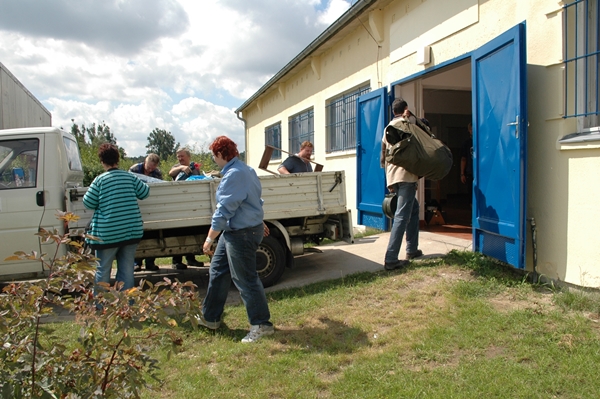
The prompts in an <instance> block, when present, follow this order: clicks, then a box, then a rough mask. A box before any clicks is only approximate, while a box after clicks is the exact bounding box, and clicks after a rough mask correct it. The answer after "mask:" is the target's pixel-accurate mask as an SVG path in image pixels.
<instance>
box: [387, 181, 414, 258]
mask: <svg viewBox="0 0 600 399" xmlns="http://www.w3.org/2000/svg"><path fill="white" fill-rule="evenodd" d="M392 187H393V189H394V192H395V193H396V196H397V197H398V205H397V207H396V213H395V214H394V224H393V225H392V233H391V235H390V242H389V243H388V247H387V251H386V252H385V262H386V263H393V262H396V261H397V260H398V254H399V253H400V246H401V245H402V237H404V232H405V231H406V252H407V253H413V252H416V251H417V250H418V249H419V202H418V201H417V199H416V198H415V196H416V194H417V183H396V184H394V185H393V186H392Z"/></svg>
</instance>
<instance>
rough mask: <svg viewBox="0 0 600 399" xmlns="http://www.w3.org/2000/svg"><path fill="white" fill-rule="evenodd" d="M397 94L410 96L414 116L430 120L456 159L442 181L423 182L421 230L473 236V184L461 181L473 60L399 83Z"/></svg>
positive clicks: (468, 120) (467, 134) (420, 197)
mask: <svg viewBox="0 0 600 399" xmlns="http://www.w3.org/2000/svg"><path fill="white" fill-rule="evenodd" d="M394 97H395V98H399V97H402V98H404V99H405V100H407V102H408V104H409V108H410V109H411V110H412V111H413V112H414V113H415V114H416V115H419V116H423V117H425V118H426V119H427V120H428V121H429V123H430V126H431V131H432V133H433V134H434V135H435V136H436V137H437V138H438V139H440V140H442V141H443V142H444V143H445V144H446V145H447V146H448V147H449V148H450V150H451V151H452V156H453V159H454V162H453V165H452V169H451V170H450V172H449V173H448V175H447V176H446V177H444V178H443V179H442V180H439V181H431V180H426V179H424V180H422V181H421V187H420V190H419V194H418V195H419V202H420V204H421V217H420V219H421V230H425V231H431V232H436V233H440V234H447V235H451V236H456V237H460V238H465V239H469V240H470V239H471V238H472V228H471V221H472V205H471V204H472V196H473V193H472V188H471V187H472V186H471V185H469V182H468V181H467V183H466V184H464V183H462V181H461V157H462V155H463V153H464V152H468V153H469V155H470V154H471V152H472V151H471V147H472V139H471V137H470V135H469V132H468V125H469V123H471V120H472V93H471V60H470V58H467V59H465V60H462V61H460V62H457V63H454V64H452V65H449V66H447V67H444V68H440V69H439V70H436V71H434V72H432V73H429V74H425V75H423V76H422V77H420V78H418V79H415V80H413V81H410V82H407V83H404V84H402V85H398V86H395V87H394ZM469 142H470V143H471V144H470V145H469ZM464 147H466V149H464Z"/></svg>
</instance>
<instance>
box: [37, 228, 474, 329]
mask: <svg viewBox="0 0 600 399" xmlns="http://www.w3.org/2000/svg"><path fill="white" fill-rule="evenodd" d="M389 237H390V233H381V234H378V235H374V236H369V237H364V238H360V239H356V240H355V243H354V244H347V243H345V242H338V243H334V244H332V245H326V246H321V247H316V248H317V249H318V250H320V251H321V252H320V253H318V252H309V253H306V254H304V255H302V256H298V257H296V258H295V265H294V267H293V268H291V269H286V271H285V273H284V274H283V276H282V278H281V280H280V281H279V283H277V284H276V285H275V286H273V287H270V288H267V289H266V291H267V292H273V291H276V290H281V289H285V288H293V287H302V286H305V285H307V284H311V283H315V282H319V281H327V280H333V279H338V278H342V277H344V276H348V275H350V274H355V273H359V272H375V271H379V270H382V269H383V258H384V254H385V250H386V248H387V244H388V241H389ZM405 246H406V245H405V243H402V249H401V250H400V257H399V258H400V259H404V256H405V251H404V248H405ZM419 249H421V250H422V251H423V254H424V256H423V257H422V258H419V259H427V258H436V257H440V256H443V255H445V254H446V253H448V252H449V251H450V250H452V249H458V250H471V241H470V240H465V239H461V238H455V237H451V236H447V235H441V234H435V233H429V232H423V231H421V232H420V233H419ZM135 277H136V284H137V283H138V282H139V280H140V279H142V278H147V279H148V280H150V281H158V280H162V278H164V277H168V278H171V279H175V278H178V279H179V280H180V281H188V280H191V281H193V282H194V283H195V284H196V285H197V286H198V291H199V295H200V297H201V298H202V297H203V296H204V294H205V292H206V288H207V286H208V267H188V269H187V270H175V269H171V268H166V267H164V266H161V270H160V271H159V272H139V273H136V275H135ZM227 302H228V303H229V304H235V303H239V302H240V296H239V293H238V291H237V290H236V289H235V288H232V290H231V291H230V293H229V298H228V300H227ZM73 319H74V317H73V315H72V314H69V313H68V312H67V311H65V310H63V309H57V311H56V313H55V314H54V315H52V316H47V317H44V322H47V323H48V322H57V321H69V320H73Z"/></svg>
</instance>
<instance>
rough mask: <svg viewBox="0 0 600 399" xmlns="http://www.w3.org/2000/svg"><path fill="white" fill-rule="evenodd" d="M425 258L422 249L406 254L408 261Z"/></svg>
mask: <svg viewBox="0 0 600 399" xmlns="http://www.w3.org/2000/svg"><path fill="white" fill-rule="evenodd" d="M421 256H423V251H421V250H420V249H417V250H416V251H415V252H410V253H409V252H407V253H406V260H411V259H414V258H419V257H421Z"/></svg>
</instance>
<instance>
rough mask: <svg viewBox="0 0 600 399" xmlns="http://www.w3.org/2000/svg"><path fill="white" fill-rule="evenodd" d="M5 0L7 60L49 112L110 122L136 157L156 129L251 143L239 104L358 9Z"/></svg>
mask: <svg viewBox="0 0 600 399" xmlns="http://www.w3.org/2000/svg"><path fill="white" fill-rule="evenodd" d="M0 2H2V7H3V13H2V15H0V62H2V63H3V64H4V65H5V66H6V67H7V68H8V69H9V70H10V71H11V72H12V73H13V74H14V75H15V76H16V77H17V78H18V79H19V80H20V81H21V82H22V83H23V84H24V85H25V87H27V88H28V89H29V90H30V91H31V92H32V93H33V94H34V95H35V96H36V97H37V98H38V99H39V100H40V101H42V103H43V104H44V105H45V106H46V107H47V108H48V109H49V110H50V111H51V113H52V119H53V124H54V125H55V126H63V127H65V128H68V127H69V126H70V124H71V119H75V121H76V122H78V123H86V124H91V123H100V122H102V121H104V122H106V124H107V125H108V126H110V128H111V131H112V132H113V133H114V134H115V136H116V137H117V140H118V143H119V145H121V146H122V147H124V148H125V150H126V151H127V153H128V154H129V155H132V156H134V155H142V154H145V152H146V148H145V146H146V144H147V137H148V134H149V133H150V132H151V131H152V129H154V128H155V127H158V128H161V129H165V130H168V131H171V132H172V133H173V135H174V136H175V138H176V140H177V141H179V142H181V143H182V144H189V145H197V146H202V145H205V144H207V143H208V142H210V141H212V139H214V138H215V137H216V136H218V135H222V134H225V135H228V136H230V137H231V138H232V139H233V140H235V141H236V142H237V143H238V146H239V148H240V150H241V151H243V150H244V148H245V143H244V128H243V123H242V122H241V121H240V120H238V119H237V118H236V115H235V114H234V112H233V111H234V110H235V109H236V108H237V107H238V106H239V105H241V104H242V103H243V102H244V101H245V100H246V99H247V98H248V97H249V96H251V95H252V94H253V93H254V92H256V90H258V89H259V88H260V86H261V85H262V84H264V83H265V82H266V81H267V80H268V79H269V78H270V77H271V76H273V75H274V74H275V73H276V72H277V71H278V70H279V69H281V68H282V67H283V66H284V65H285V64H287V63H288V62H289V61H290V60H291V59H292V58H293V57H294V56H296V55H297V54H298V53H299V52H300V51H301V50H302V49H304V48H305V47H306V46H307V45H308V44H309V43H310V42H311V41H312V40H314V39H315V38H316V37H317V36H318V35H319V34H320V33H321V32H323V31H324V30H325V29H326V28H327V26H328V25H329V24H330V23H331V22H333V21H334V20H335V19H337V18H339V16H340V15H342V14H343V13H344V12H345V11H346V10H347V9H348V7H349V6H350V3H349V1H347V0H253V1H247V0H215V1H197V0H151V1H150V0H131V1H127V2H124V1H120V0H107V1H102V2H98V1H94V0H77V1H75V0H56V1H53V2H47V4H46V2H42V3H43V4H42V3H39V2H38V1H36V0H0ZM33 3H35V6H34V5H33ZM50 4H51V5H52V6H50ZM6 10H8V11H6ZM47 20H52V21H54V23H53V24H48V23H46V22H42V21H47ZM55 25H60V26H59V27H58V28H56V29H55V28H54V27H55Z"/></svg>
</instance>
